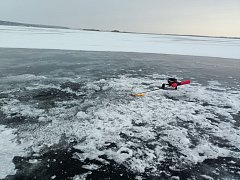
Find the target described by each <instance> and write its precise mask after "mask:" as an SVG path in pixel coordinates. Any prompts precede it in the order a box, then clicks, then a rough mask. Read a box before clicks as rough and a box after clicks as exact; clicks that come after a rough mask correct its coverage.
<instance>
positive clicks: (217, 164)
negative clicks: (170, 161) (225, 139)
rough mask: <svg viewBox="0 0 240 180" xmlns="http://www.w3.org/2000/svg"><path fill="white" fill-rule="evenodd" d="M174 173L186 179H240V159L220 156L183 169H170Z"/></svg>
mask: <svg viewBox="0 0 240 180" xmlns="http://www.w3.org/2000/svg"><path fill="white" fill-rule="evenodd" d="M170 172H171V174H172V175H174V176H178V177H180V179H181V180H184V179H207V178H204V177H209V178H212V179H220V180H223V179H240V159H237V158H230V157H218V158H217V159H206V160H204V161H203V162H201V163H198V164H196V165H194V166H192V167H191V168H189V169H185V170H182V171H170Z"/></svg>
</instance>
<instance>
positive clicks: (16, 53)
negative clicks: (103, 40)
mask: <svg viewBox="0 0 240 180" xmlns="http://www.w3.org/2000/svg"><path fill="white" fill-rule="evenodd" d="M22 33H24V32H22ZM28 33H29V32H28ZM33 33H35V31H34V32H33ZM10 34H11V32H10ZM10 36H14V33H13V34H12V35H10ZM16 36H18V35H16ZM26 36H28V35H26ZM59 36H61V35H59ZM34 37H36V36H35V35H34ZM46 37H47V35H46ZM1 38H2V37H1ZM19 41H20V40H16V42H17V44H16V45H18V43H19ZM11 42H13V40H11V41H9V43H11ZM1 43H2V39H1V42H0V44H1ZM26 44H27V43H26ZM5 45H6V44H5ZM10 45H11V46H13V44H10ZM10 45H9V46H10ZM48 45H49V46H50V45H51V43H49V44H48ZM33 46H34V45H33ZM234 46H235V45H234ZM23 47H24V46H23ZM239 72H240V61H239V60H234V59H223V58H210V57H196V56H179V55H161V54H144V53H142V54H140V53H123V52H88V51H63V50H39V49H35V50H34V49H4V48H1V49H0V79H1V80H0V124H1V125H0V145H1V149H0V162H4V163H1V164H0V178H5V177H6V176H7V178H6V179H18V178H26V179H33V178H34V177H36V178H43V177H44V178H46V179H50V178H52V179H60V178H64V179H67V178H72V177H73V178H74V179H81V178H83V179H84V178H91V179H97V178H99V177H103V178H111V179H116V178H119V179H141V178H142V179H144V178H147V179H154V178H160V179H171V178H172V179H186V178H190V179H194V178H208V179H211V178H213V179H224V178H225V179H234V178H235V179H238V178H239V176H240V128H239V125H240V91H239V87H240V79H239ZM168 77H176V78H178V79H179V80H183V79H190V80H191V81H192V83H191V84H190V85H186V86H182V87H179V89H178V90H177V91H175V90H173V91H171V90H159V91H154V92H151V93H147V94H146V96H144V97H132V96H130V94H131V93H136V92H142V91H145V90H150V89H154V88H155V87H158V86H160V85H161V84H162V83H164V82H166V79H167V78H168ZM15 168H16V169H15Z"/></svg>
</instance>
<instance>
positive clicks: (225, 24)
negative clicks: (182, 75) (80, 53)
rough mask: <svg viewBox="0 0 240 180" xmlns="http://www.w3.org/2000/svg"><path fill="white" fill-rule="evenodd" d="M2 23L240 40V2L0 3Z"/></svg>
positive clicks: (102, 0)
mask: <svg viewBox="0 0 240 180" xmlns="http://www.w3.org/2000/svg"><path fill="white" fill-rule="evenodd" d="M0 20H5V21H14V22H23V23H34V24H45V25H60V26H67V27H72V28H83V29H86V28H89V29H100V30H120V31H128V32H146V33H159V34H188V35H209V36H231V37H240V0H0Z"/></svg>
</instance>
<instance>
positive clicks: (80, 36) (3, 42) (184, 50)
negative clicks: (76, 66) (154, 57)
mask: <svg viewBox="0 0 240 180" xmlns="http://www.w3.org/2000/svg"><path fill="white" fill-rule="evenodd" d="M0 47H6V48H34V49H62V50H84V51H114V52H115V51H116V52H141V53H161V54H178V55H194V56H209V57H221V58H234V59H240V39H233V38H214V37H198V36H176V35H154V34H134V33H114V32H94V31H83V30H71V29H50V28H49V29H48V28H35V27H20V26H2V25H0Z"/></svg>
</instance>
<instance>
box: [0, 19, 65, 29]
mask: <svg viewBox="0 0 240 180" xmlns="http://www.w3.org/2000/svg"><path fill="white" fill-rule="evenodd" d="M0 25H5V26H24V27H39V28H58V29H69V28H67V27H63V26H50V25H40V24H26V23H18V22H11V21H1V20H0Z"/></svg>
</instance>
